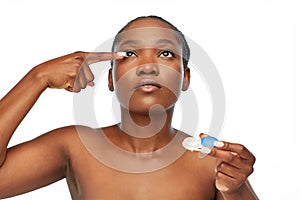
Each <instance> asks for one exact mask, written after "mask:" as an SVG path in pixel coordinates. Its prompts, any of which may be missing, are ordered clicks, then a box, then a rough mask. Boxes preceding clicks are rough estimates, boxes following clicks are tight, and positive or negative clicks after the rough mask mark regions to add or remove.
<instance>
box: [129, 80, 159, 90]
mask: <svg viewBox="0 0 300 200" xmlns="http://www.w3.org/2000/svg"><path fill="white" fill-rule="evenodd" d="M160 89H161V85H160V84H159V83H157V81H156V80H154V79H142V80H141V81H140V82H139V83H138V84H137V85H136V86H135V87H134V90H140V91H142V92H154V91H157V90H160Z"/></svg>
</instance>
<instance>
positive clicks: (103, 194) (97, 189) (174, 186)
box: [67, 158, 215, 200]
mask: <svg viewBox="0 0 300 200" xmlns="http://www.w3.org/2000/svg"><path fill="white" fill-rule="evenodd" d="M75 162H78V163H71V164H70V167H69V169H68V172H67V181H68V185H69V188H70V192H71V194H72V197H73V199H88V200H93V199H97V200H98V199H110V200H119V199H132V200H134V199H139V200H140V199H143V200H148V199H149V200H150V199H155V200H159V199H163V200H166V199H172V200H177V199H178V200H187V199H191V200H193V199H197V200H201V199H206V200H207V199H214V194H215V188H214V181H213V179H212V177H211V176H210V175H209V173H210V172H208V171H205V168H201V167H200V168H197V167H190V168H189V167H187V166H189V165H186V162H187V161H186V160H184V159H179V160H178V161H176V162H175V163H173V164H172V165H170V166H168V167H166V168H164V169H161V170H158V171H154V172H150V173H136V174H135V173H125V172H120V171H117V170H113V169H111V168H108V167H106V166H105V165H103V164H101V163H100V162H99V161H97V160H94V159H89V158H85V159H84V160H77V161H75ZM73 166H76V167H73ZM201 171H202V172H201ZM199 172H200V173H199Z"/></svg>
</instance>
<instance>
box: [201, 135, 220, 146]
mask: <svg viewBox="0 0 300 200" xmlns="http://www.w3.org/2000/svg"><path fill="white" fill-rule="evenodd" d="M216 142H218V139H217V138H215V137H212V136H206V137H204V138H202V139H201V145H202V146H203V147H211V148H213V147H215V144H216Z"/></svg>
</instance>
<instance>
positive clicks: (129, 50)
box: [124, 49, 137, 58]
mask: <svg viewBox="0 0 300 200" xmlns="http://www.w3.org/2000/svg"><path fill="white" fill-rule="evenodd" d="M124 52H125V54H126V55H125V57H126V58H129V57H131V56H128V55H127V53H128V52H131V53H133V54H134V55H135V56H137V53H136V51H135V50H133V49H126V50H125V51H124Z"/></svg>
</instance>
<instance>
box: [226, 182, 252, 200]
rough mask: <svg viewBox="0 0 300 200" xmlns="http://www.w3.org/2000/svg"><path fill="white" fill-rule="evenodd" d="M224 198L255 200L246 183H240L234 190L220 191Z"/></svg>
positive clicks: (227, 199) (228, 199)
mask: <svg viewBox="0 0 300 200" xmlns="http://www.w3.org/2000/svg"><path fill="white" fill-rule="evenodd" d="M221 194H222V196H223V198H224V199H225V200H241V199H247V200H257V197H256V195H255V194H254V193H253V192H252V191H251V189H250V188H249V187H248V185H247V184H246V183H244V184H242V185H241V186H240V187H239V188H238V189H237V190H236V191H233V192H221Z"/></svg>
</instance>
